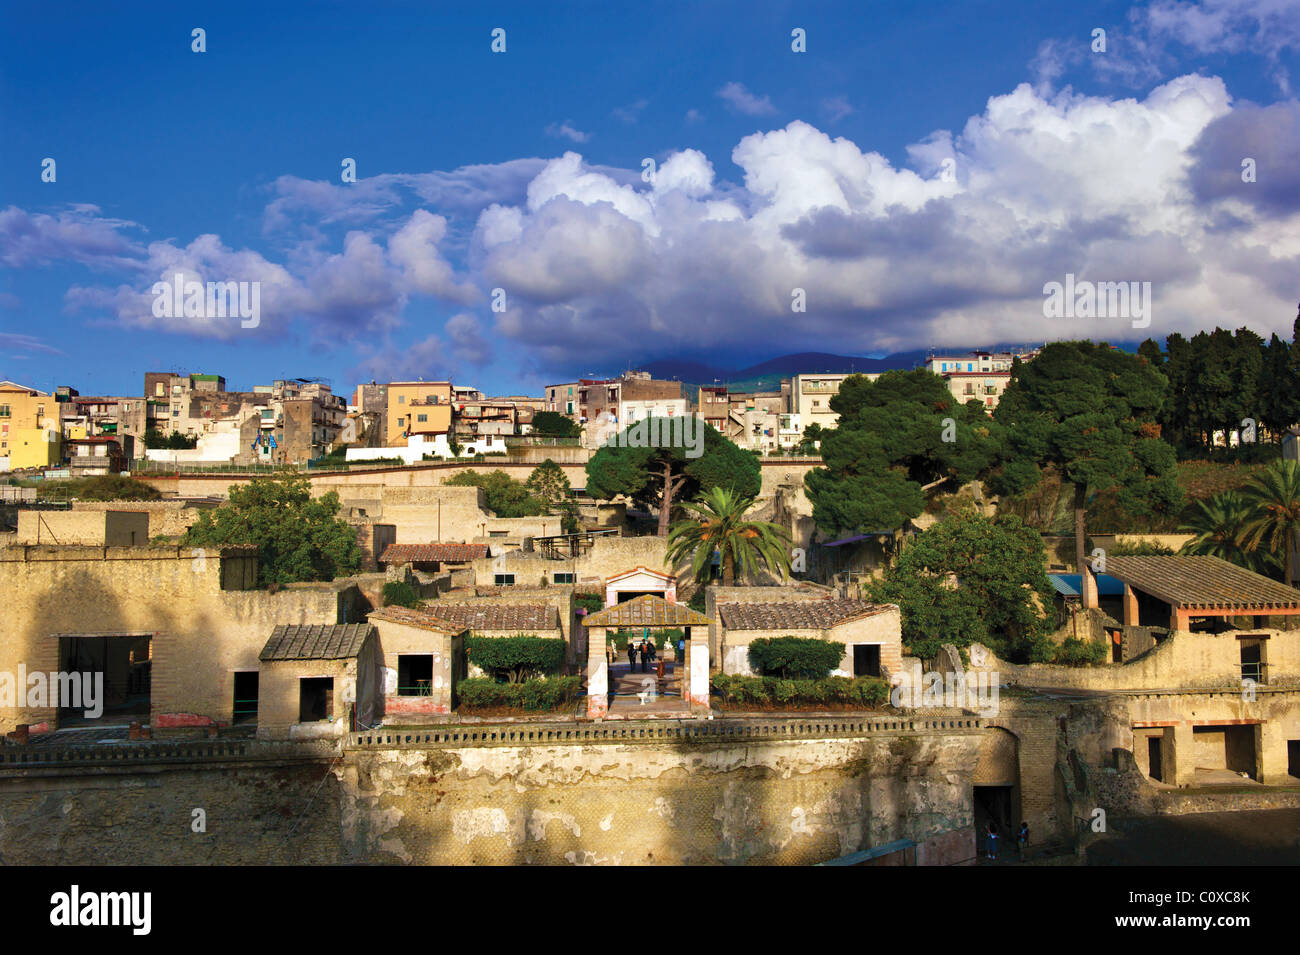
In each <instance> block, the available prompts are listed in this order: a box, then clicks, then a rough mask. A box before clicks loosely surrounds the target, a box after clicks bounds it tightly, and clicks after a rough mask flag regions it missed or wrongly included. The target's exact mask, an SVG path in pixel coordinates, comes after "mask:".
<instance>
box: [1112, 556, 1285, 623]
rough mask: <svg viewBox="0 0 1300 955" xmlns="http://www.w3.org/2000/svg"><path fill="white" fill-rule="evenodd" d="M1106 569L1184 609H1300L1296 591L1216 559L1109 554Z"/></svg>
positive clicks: (1256, 612)
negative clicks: (1112, 555)
mask: <svg viewBox="0 0 1300 955" xmlns="http://www.w3.org/2000/svg"><path fill="white" fill-rule="evenodd" d="M1106 573H1107V574H1109V575H1110V576H1111V577H1117V578H1118V579H1120V580H1122V581H1124V583H1126V584H1128V585H1129V586H1130V587H1132V588H1133V589H1134V590H1140V591H1142V592H1143V593H1146V594H1150V595H1151V596H1153V597H1158V598H1159V599H1160V600H1163V601H1164V602H1165V603H1167V604H1170V605H1171V606H1173V607H1177V608H1179V609H1182V610H1193V611H1195V610H1203V611H1206V612H1209V613H1213V612H1216V611H1217V612H1223V611H1225V610H1232V611H1237V612H1239V613H1243V614H1245V613H1252V614H1260V615H1264V614H1267V613H1269V612H1270V611H1275V610H1296V609H1300V590H1296V589H1295V588H1294V587H1288V586H1286V585H1285V584H1282V583H1279V582H1278V581H1276V580H1273V579H1272V578H1270V577H1265V576H1263V575H1262V574H1257V573H1254V572H1253V571H1249V570H1246V569H1245V568H1244V567H1238V566H1237V565H1236V564H1232V563H1229V562H1228V561H1226V560H1222V559H1220V558H1218V557H1205V556H1191V555H1186V554H1174V555H1161V556H1151V557H1108V558H1107V559H1106Z"/></svg>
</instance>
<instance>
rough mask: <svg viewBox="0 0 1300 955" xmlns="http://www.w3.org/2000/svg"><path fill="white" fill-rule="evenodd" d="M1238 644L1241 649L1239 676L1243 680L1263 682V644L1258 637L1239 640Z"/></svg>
mask: <svg viewBox="0 0 1300 955" xmlns="http://www.w3.org/2000/svg"><path fill="white" fill-rule="evenodd" d="M1239 645H1240V649H1241V678H1242V679H1243V680H1253V681H1255V682H1256V683H1263V682H1264V655H1263V650H1264V648H1263V645H1262V644H1261V643H1260V641H1259V640H1258V639H1253V640H1251V639H1244V640H1240V641H1239Z"/></svg>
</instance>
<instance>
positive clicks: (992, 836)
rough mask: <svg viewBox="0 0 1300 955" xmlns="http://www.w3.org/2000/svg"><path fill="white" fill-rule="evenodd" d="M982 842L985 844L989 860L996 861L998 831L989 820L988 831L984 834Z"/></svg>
mask: <svg viewBox="0 0 1300 955" xmlns="http://www.w3.org/2000/svg"><path fill="white" fill-rule="evenodd" d="M984 843H985V845H986V846H987V852H988V857H989V861H990V862H996V861H997V859H998V833H997V830H996V829H994V828H993V823H991V822H990V823H989V831H988V832H987V833H986V834H985V837H984Z"/></svg>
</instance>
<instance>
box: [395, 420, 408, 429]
mask: <svg viewBox="0 0 1300 955" xmlns="http://www.w3.org/2000/svg"><path fill="white" fill-rule="evenodd" d="M405 425H406V419H405V418H398V419H397V426H398V427H399V428H401V427H404V426H405Z"/></svg>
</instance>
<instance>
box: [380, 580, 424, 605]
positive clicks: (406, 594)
mask: <svg viewBox="0 0 1300 955" xmlns="http://www.w3.org/2000/svg"><path fill="white" fill-rule="evenodd" d="M383 601H384V606H385V607H418V606H419V605H420V596H419V594H417V593H416V592H415V588H414V587H412V586H411V585H410V584H408V583H406V581H403V580H394V581H390V582H389V583H386V584H384V593H383Z"/></svg>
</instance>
